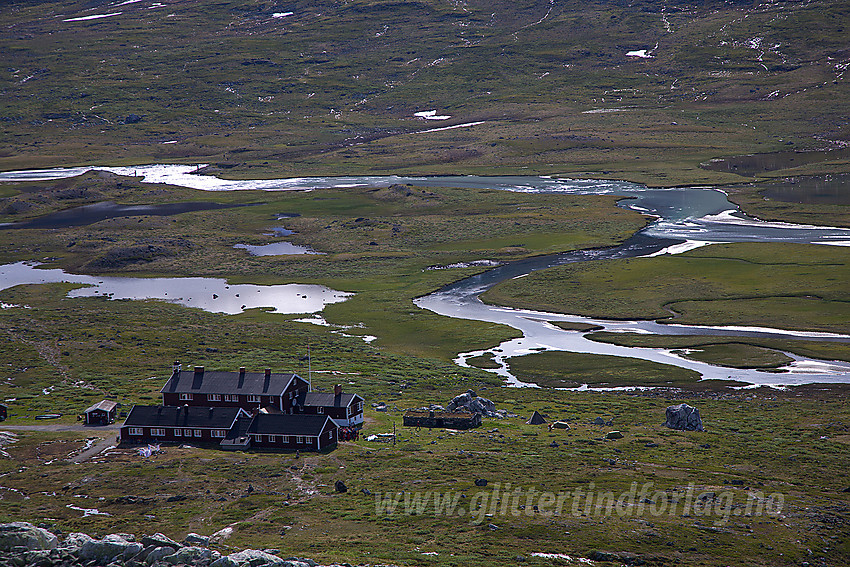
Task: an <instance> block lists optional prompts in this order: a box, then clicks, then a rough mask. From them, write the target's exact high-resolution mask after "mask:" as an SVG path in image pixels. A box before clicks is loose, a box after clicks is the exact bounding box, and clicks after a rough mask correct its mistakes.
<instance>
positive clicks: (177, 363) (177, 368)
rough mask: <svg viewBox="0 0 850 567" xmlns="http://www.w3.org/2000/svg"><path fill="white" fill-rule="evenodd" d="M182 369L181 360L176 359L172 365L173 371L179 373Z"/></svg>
mask: <svg viewBox="0 0 850 567" xmlns="http://www.w3.org/2000/svg"><path fill="white" fill-rule="evenodd" d="M181 369H182V365H181V364H180V361H179V360H175V361H174V364H172V365H171V373H172V374H177V373H178V372H180V370H181Z"/></svg>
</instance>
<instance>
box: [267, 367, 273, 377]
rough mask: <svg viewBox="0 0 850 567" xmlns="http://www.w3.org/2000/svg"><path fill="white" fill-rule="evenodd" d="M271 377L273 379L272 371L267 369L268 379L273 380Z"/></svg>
mask: <svg viewBox="0 0 850 567" xmlns="http://www.w3.org/2000/svg"><path fill="white" fill-rule="evenodd" d="M271 377H272V369H271V368H266V378H271Z"/></svg>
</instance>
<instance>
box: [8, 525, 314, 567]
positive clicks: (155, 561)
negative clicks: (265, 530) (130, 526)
mask: <svg viewBox="0 0 850 567" xmlns="http://www.w3.org/2000/svg"><path fill="white" fill-rule="evenodd" d="M209 542H210V538H208V537H206V536H201V535H198V534H189V535H188V536H186V539H185V540H184V541H183V543H178V542H176V541H174V540H172V539H171V538H169V537H167V536H165V535H163V534H160V533H157V534H154V535H152V536H144V537H143V538H142V539H141V541H136V538H135V536H133V535H131V534H109V535H107V536H105V537H104V538H103V539H95V538H93V537H91V536H89V535H87V534H83V533H72V534H68V535H67V536H66V537H65V538H64V539H63V540H60V539H59V537H57V536H56V535H55V534H53V533H51V532H50V531H48V530H46V529H44V528H40V527H37V526H34V525H32V524H30V523H28V522H12V523H9V524H0V567H60V566H61V567H74V566H78V565H79V566H82V565H85V566H87V567H88V566H101V565H102V566H104V567H106V566H109V567H173V566H176V565H188V566H192V567H316V563H315V562H314V561H312V560H310V559H294V558H292V559H283V558H281V557H278V556H277V555H274V554H273V553H270V552H269V551H273V550H267V551H260V550H256V549H245V550H243V551H239V552H237V553H231V554H230V555H222V554H221V553H219V552H218V551H216V550H214V549H209V548H208V547H207V545H208V544H209Z"/></svg>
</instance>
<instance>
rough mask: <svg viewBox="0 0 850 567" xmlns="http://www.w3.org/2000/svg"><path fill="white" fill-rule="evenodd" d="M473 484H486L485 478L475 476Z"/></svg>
mask: <svg viewBox="0 0 850 567" xmlns="http://www.w3.org/2000/svg"><path fill="white" fill-rule="evenodd" d="M475 486H487V479H486V478H476V479H475Z"/></svg>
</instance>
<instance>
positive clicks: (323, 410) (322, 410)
mask: <svg viewBox="0 0 850 567" xmlns="http://www.w3.org/2000/svg"><path fill="white" fill-rule="evenodd" d="M316 412H317V413H325V408H323V407H322V406H319V407H318V408H316Z"/></svg>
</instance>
